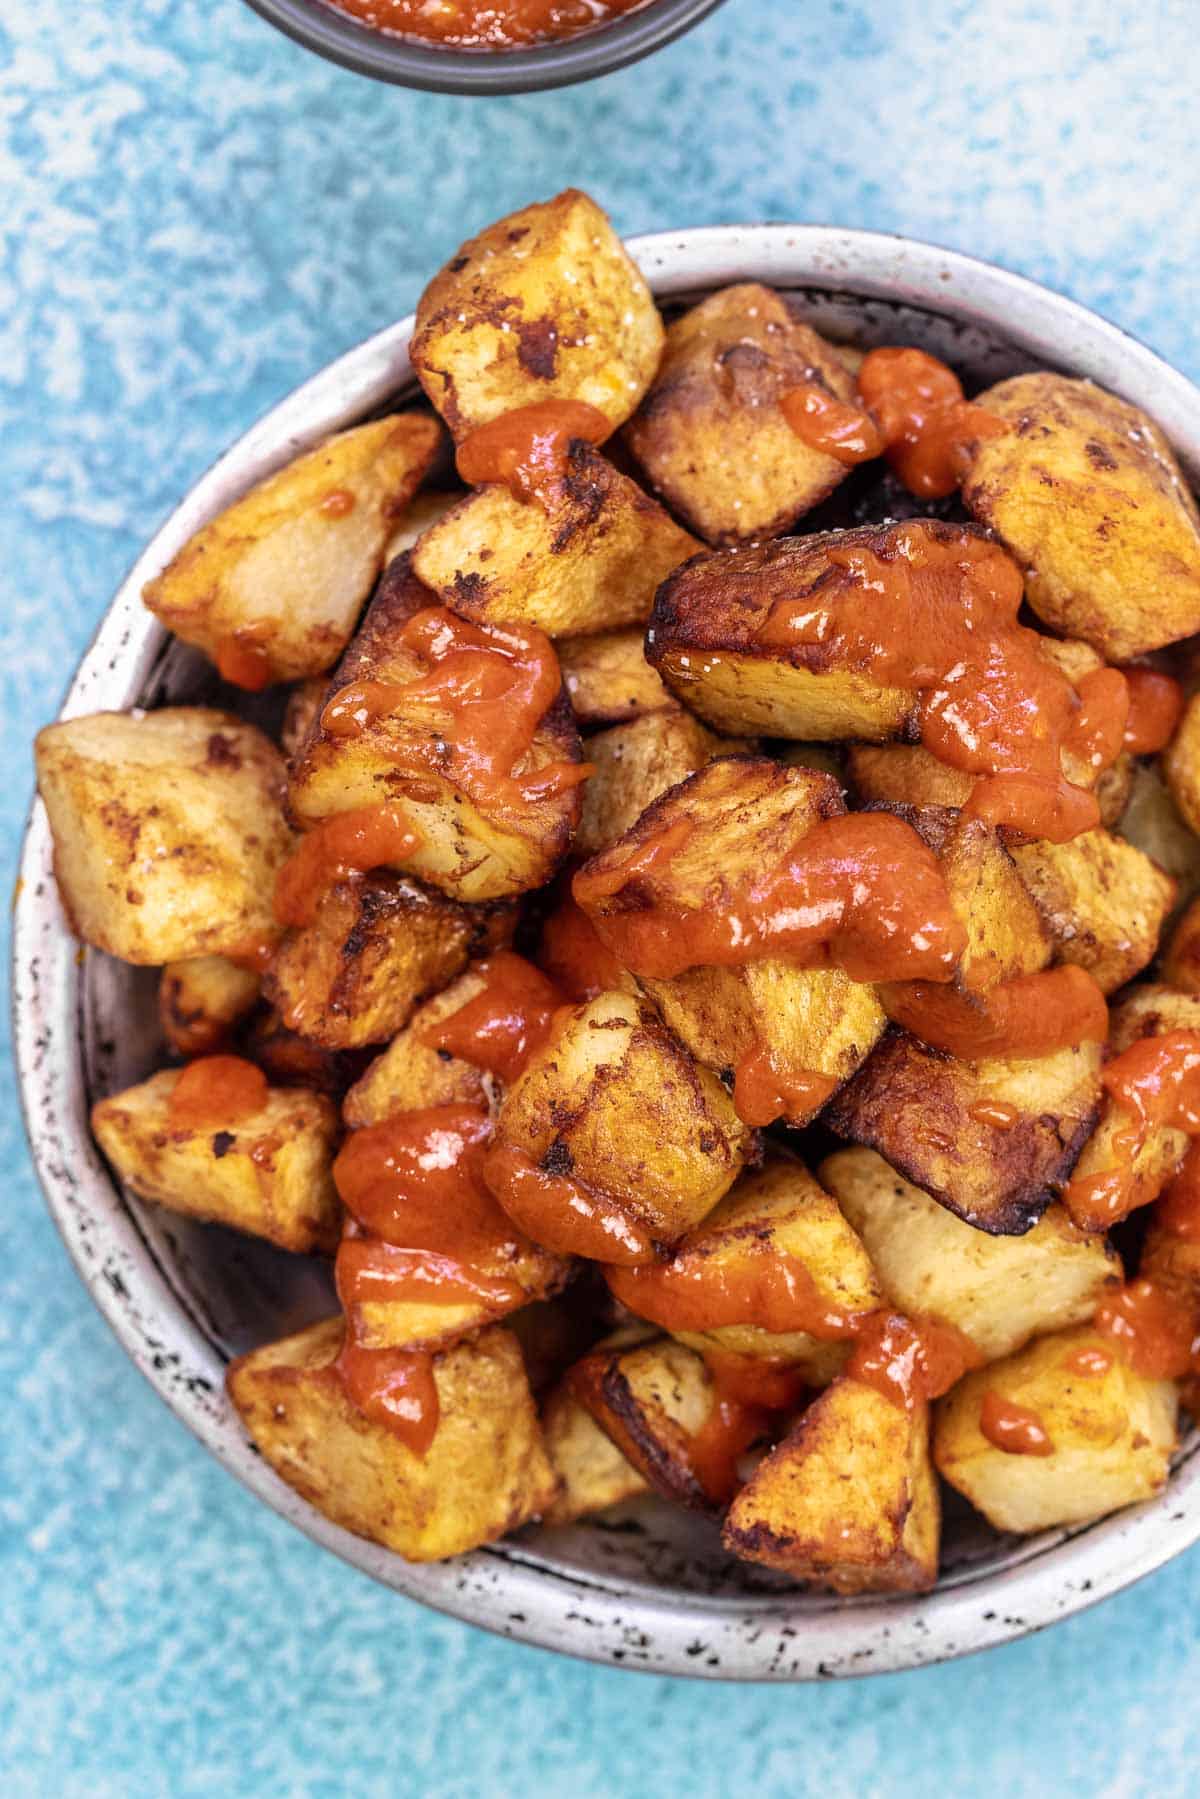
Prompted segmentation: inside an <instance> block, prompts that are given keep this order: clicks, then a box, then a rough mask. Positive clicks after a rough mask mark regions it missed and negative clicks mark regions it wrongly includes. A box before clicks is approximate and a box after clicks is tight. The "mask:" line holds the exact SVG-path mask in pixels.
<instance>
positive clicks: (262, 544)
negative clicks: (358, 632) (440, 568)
mask: <svg viewBox="0 0 1200 1799" xmlns="http://www.w3.org/2000/svg"><path fill="white" fill-rule="evenodd" d="M440 435H441V434H440V431H439V428H438V425H437V421H436V420H435V419H431V418H428V417H427V416H426V415H425V414H423V413H416V412H401V413H397V414H396V415H395V416H394V417H392V418H386V419H378V420H376V421H375V422H374V423H373V424H370V425H356V426H355V428H354V429H353V430H352V431H343V432H341V433H340V434H339V435H338V436H337V437H331V438H330V439H329V441H328V442H327V443H324V444H322V445H320V447H319V448H318V449H315V450H309V451H308V453H307V454H306V455H304V456H300V457H298V458H297V459H296V461H295V462H291V463H289V464H288V466H287V467H286V468H284V469H280V471H279V473H278V474H275V475H271V476H270V477H269V478H268V479H267V480H266V481H263V482H260V484H259V485H258V486H257V487H254V488H252V489H251V490H250V492H249V493H248V494H244V495H243V496H242V498H241V499H240V500H237V501H235V502H234V504H233V505H232V506H230V507H228V508H227V509H226V510H225V511H224V512H222V513H220V514H218V516H217V517H216V518H215V519H212V520H211V521H210V522H209V523H208V524H207V525H205V526H203V527H202V529H201V530H199V531H198V532H197V533H196V535H195V536H194V537H192V538H190V539H189V540H188V542H187V543H186V544H185V545H184V546H183V548H182V550H180V552H179V554H178V555H177V556H176V557H175V558H174V559H173V561H171V562H170V563H169V564H168V566H167V567H166V568H165V569H164V570H163V572H162V574H161V575H158V576H156V577H155V579H154V580H153V581H150V582H148V583H147V585H146V587H145V588H144V589H143V592H142V598H143V599H144V600H145V602H146V604H147V606H149V608H150V610H151V612H153V613H155V614H156V615H157V616H158V617H159V618H160V619H161V620H162V622H163V624H164V625H166V627H167V629H168V630H170V631H174V632H175V634H176V636H177V637H182V638H183V639H184V641H185V642H187V643H194V644H196V645H197V647H198V648H200V649H202V650H204V651H206V652H207V654H208V655H210V656H211V657H212V658H213V660H214V661H217V662H220V661H221V660H222V659H223V653H224V654H227V653H228V650H229V648H230V646H232V647H233V648H234V650H235V652H236V651H238V650H240V651H241V653H242V655H243V656H249V657H250V658H252V660H253V662H254V663H257V664H260V665H261V667H260V673H261V677H262V678H261V679H259V680H258V683H257V684H258V685H264V684H265V682H266V681H268V680H269V681H296V680H299V679H301V677H303V676H305V675H317V674H320V673H321V671H322V669H326V668H331V667H332V666H333V664H334V663H335V662H336V661H337V659H338V657H339V656H340V655H341V653H342V651H343V650H344V649H345V647H346V644H347V641H348V640H349V637H350V633H351V632H352V631H353V629H354V624H355V620H356V619H357V618H358V615H359V612H360V611H361V609H362V605H363V601H364V600H365V599H366V597H367V595H368V594H369V593H370V591H371V588H372V587H373V585H374V583H375V578H376V576H377V575H378V573H379V571H380V569H381V568H382V566H383V553H384V546H385V544H386V543H387V539H388V535H389V532H390V531H391V528H392V522H393V520H394V518H395V516H396V514H397V513H399V512H402V511H403V509H404V508H405V506H407V504H408V502H409V500H410V499H411V498H412V495H413V494H414V493H415V491H416V489H417V487H418V485H419V484H420V482H421V480H422V479H423V477H424V476H425V474H426V472H427V471H428V469H429V466H430V464H431V463H432V461H433V459H434V456H435V454H436V452H437V447H438V441H439V438H440Z"/></svg>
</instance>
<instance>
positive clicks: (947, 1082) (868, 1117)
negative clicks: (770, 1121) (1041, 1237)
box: [823, 1030, 1100, 1236]
mask: <svg viewBox="0 0 1200 1799" xmlns="http://www.w3.org/2000/svg"><path fill="white" fill-rule="evenodd" d="M1099 1101H1100V1045H1099V1044H1098V1043H1085V1044H1081V1045H1080V1047H1079V1048H1078V1049H1062V1050H1058V1051H1056V1052H1055V1053H1054V1054H1053V1055H1049V1056H1039V1057H1037V1058H1034V1059H1029V1060H1016V1059H1001V1058H992V1059H989V1060H986V1061H981V1062H961V1061H959V1060H957V1059H956V1058H955V1057H953V1056H947V1055H944V1054H942V1052H941V1051H940V1050H935V1049H930V1048H929V1047H928V1045H926V1044H924V1043H920V1042H918V1040H917V1039H916V1038H915V1037H911V1036H910V1035H909V1034H908V1033H907V1032H906V1031H897V1030H892V1031H889V1032H888V1034H887V1036H886V1037H885V1038H884V1039H883V1042H882V1043H881V1044H880V1045H879V1047H878V1049H877V1050H875V1052H874V1054H873V1055H872V1056H871V1058H870V1060H869V1061H868V1062H867V1064H866V1066H865V1067H864V1068H862V1069H860V1070H859V1072H858V1074H856V1075H855V1077H854V1079H853V1080H852V1081H851V1082H850V1084H849V1085H848V1086H847V1087H845V1088H843V1090H842V1092H841V1093H839V1094H836V1095H835V1097H834V1098H833V1099H832V1100H831V1101H830V1103H829V1105H828V1107H827V1108H826V1110H825V1112H824V1114H823V1116H824V1118H825V1121H826V1122H827V1123H828V1124H829V1125H830V1126H831V1127H832V1129H833V1130H835V1131H836V1132H837V1134H838V1135H839V1136H840V1137H847V1138H849V1140H850V1141H851V1142H852V1143H861V1144H865V1145H866V1146H867V1147H868V1148H869V1149H875V1150H878V1151H879V1153H880V1155H881V1156H883V1158H884V1159H885V1161H887V1162H890V1163H891V1165H892V1167H893V1168H895V1169H896V1171H897V1173H899V1174H902V1175H903V1176H904V1177H905V1178H906V1179H907V1180H910V1181H912V1182H913V1183H914V1184H915V1185H916V1186H918V1187H921V1188H923V1189H924V1191H925V1192H926V1193H928V1194H930V1196H931V1197H932V1198H933V1199H936V1200H937V1201H938V1203H939V1205H943V1206H946V1207H947V1208H948V1209H949V1210H950V1211H951V1212H955V1213H957V1215H958V1216H959V1217H960V1218H964V1219H965V1220H966V1221H967V1223H968V1224H972V1225H974V1226H975V1227H976V1229H977V1230H981V1231H989V1232H991V1233H993V1234H994V1235H997V1236H1020V1235H1022V1234H1023V1233H1024V1232H1025V1231H1027V1230H1030V1229H1031V1228H1032V1226H1033V1225H1034V1224H1035V1223H1036V1221H1037V1220H1038V1219H1039V1218H1040V1217H1041V1215H1042V1213H1043V1212H1044V1211H1045V1209H1046V1207H1047V1205H1048V1204H1049V1202H1050V1197H1051V1189H1052V1188H1053V1187H1054V1186H1055V1185H1056V1184H1057V1183H1059V1182H1061V1181H1063V1180H1065V1179H1066V1177H1067V1175H1068V1174H1070V1172H1071V1169H1072V1167H1073V1166H1074V1163H1075V1159H1076V1157H1077V1156H1078V1155H1079V1151H1080V1147H1081V1146H1082V1145H1083V1144H1084V1143H1085V1142H1086V1140H1087V1138H1088V1135H1089V1133H1090V1131H1091V1130H1092V1127H1093V1125H1094V1124H1095V1121H1096V1118H1097V1116H1098V1113H1099ZM997 1102H1000V1103H1002V1104H1003V1105H1004V1106H1006V1107H1011V1108H1013V1110H1014V1111H1015V1113H1016V1118H1015V1120H1014V1121H1013V1122H1012V1123H1005V1124H999V1123H995V1122H993V1121H992V1119H991V1118H989V1116H988V1114H987V1110H986V1108H987V1107H989V1106H993V1105H995V1104H996V1103H997Z"/></svg>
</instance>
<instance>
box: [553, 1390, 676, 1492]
mask: <svg viewBox="0 0 1200 1799" xmlns="http://www.w3.org/2000/svg"><path fill="white" fill-rule="evenodd" d="M542 1431H543V1434H544V1436H545V1439H546V1453H547V1455H548V1456H549V1457H550V1465H551V1467H552V1468H553V1469H554V1472H555V1473H556V1474H557V1476H558V1480H559V1490H558V1498H557V1499H556V1500H555V1501H554V1503H553V1505H552V1506H551V1507H550V1509H549V1511H547V1513H546V1515H545V1520H544V1521H545V1523H547V1524H573V1523H574V1522H575V1520H576V1519H577V1518H589V1517H591V1516H592V1515H593V1514H594V1513H596V1512H604V1511H607V1510H608V1508H609V1507H610V1506H613V1505H619V1504H620V1502H621V1500H623V1499H637V1498H638V1497H639V1496H640V1495H641V1494H643V1493H648V1492H649V1491H650V1486H649V1483H648V1482H647V1481H646V1480H645V1478H644V1477H643V1476H642V1475H641V1474H639V1472H638V1470H637V1469H636V1468H635V1467H634V1465H633V1463H632V1462H630V1461H628V1460H627V1459H626V1458H625V1456H623V1455H622V1454H621V1451H620V1450H619V1449H618V1448H617V1446H616V1444H615V1443H614V1442H613V1441H612V1439H611V1437H607V1436H606V1435H605V1434H604V1432H603V1431H602V1430H601V1429H600V1426H599V1425H598V1424H597V1423H596V1420H595V1419H594V1418H593V1417H592V1415H591V1413H590V1412H589V1411H588V1410H587V1408H586V1407H585V1406H583V1405H581V1404H580V1403H579V1400H578V1399H576V1397H575V1395H574V1393H573V1392H572V1390H571V1387H570V1385H569V1383H566V1382H564V1384H563V1385H562V1386H559V1387H556V1388H555V1390H554V1392H553V1393H551V1395H550V1397H549V1399H548V1400H547V1401H546V1404H545V1408H544V1409H543V1412H542Z"/></svg>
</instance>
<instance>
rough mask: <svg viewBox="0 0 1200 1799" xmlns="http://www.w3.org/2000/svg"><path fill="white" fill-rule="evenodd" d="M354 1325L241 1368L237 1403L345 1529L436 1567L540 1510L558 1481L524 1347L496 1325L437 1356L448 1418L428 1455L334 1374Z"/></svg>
mask: <svg viewBox="0 0 1200 1799" xmlns="http://www.w3.org/2000/svg"><path fill="white" fill-rule="evenodd" d="M342 1330H343V1325H342V1320H341V1318H329V1319H326V1320H325V1322H324V1323H322V1324H314V1325H312V1326H310V1327H309V1329H308V1330H305V1331H301V1332H300V1333H299V1334H298V1335H297V1336H294V1337H288V1338H285V1339H284V1340H283V1341H282V1342H278V1343H270V1344H267V1345H265V1346H264V1347H263V1348H262V1349H254V1350H251V1352H250V1354H249V1355H244V1356H239V1357H238V1359H237V1360H236V1361H234V1362H231V1363H230V1365H229V1369H228V1371H227V1374H226V1384H227V1386H228V1388H229V1397H230V1399H231V1400H232V1401H233V1404H234V1405H235V1407H236V1408H237V1410H238V1412H239V1414H240V1415H241V1419H242V1422H243V1424H244V1425H245V1427H246V1429H247V1430H248V1431H249V1433H250V1435H251V1437H253V1439H254V1441H255V1443H256V1444H257V1445H258V1448H259V1449H260V1450H261V1451H262V1454H263V1455H264V1456H265V1458H266V1460H267V1461H268V1462H269V1463H270V1465H271V1466H272V1468H274V1470H275V1472H276V1473H277V1474H279V1475H280V1476H282V1478H283V1479H284V1480H285V1481H287V1483H288V1485H289V1486H291V1487H294V1488H295V1489H296V1491H297V1492H298V1493H300V1494H301V1495H302V1496H303V1497H304V1498H305V1499H307V1500H308V1501H309V1503H310V1504H311V1505H314V1506H315V1507H316V1508H317V1510H318V1511H319V1512H322V1513H323V1514H324V1516H325V1517H327V1518H329V1519H331V1520H332V1521H333V1523H335V1524H340V1525H341V1526H342V1527H343V1529H345V1530H351V1531H354V1532H355V1534H356V1535H357V1536H360V1537H367V1538H369V1539H370V1540H371V1541H372V1542H375V1543H381V1544H383V1546H384V1548H386V1549H394V1550H396V1551H397V1552H398V1553H399V1554H400V1555H402V1556H404V1557H405V1559H406V1560H408V1561H410V1562H433V1561H442V1560H445V1559H446V1558H447V1557H448V1556H453V1555H461V1554H463V1553H464V1552H465V1551H466V1550H468V1549H475V1548H477V1547H478V1546H479V1544H481V1543H491V1542H494V1541H495V1540H496V1538H497V1537H502V1536H504V1535H505V1534H506V1533H507V1532H508V1531H510V1530H516V1529H517V1528H518V1526H519V1525H522V1524H526V1523H528V1522H529V1521H530V1520H531V1519H533V1518H537V1517H539V1516H541V1515H542V1514H543V1513H544V1512H545V1511H546V1510H547V1509H548V1507H549V1506H550V1505H551V1504H552V1503H553V1501H554V1498H555V1495H556V1492H557V1490H558V1481H557V1477H556V1476H555V1474H554V1471H553V1469H552V1468H551V1466H550V1463H549V1461H548V1460H547V1457H546V1452H545V1447H544V1445H543V1442H542V1435H541V1430H540V1427H539V1425H538V1419H537V1413H536V1411H535V1409H534V1404H533V1399H532V1396H531V1394H530V1392H529V1385H528V1382H527V1381H526V1378H525V1369H524V1366H523V1363H522V1360H521V1351H520V1348H519V1346H518V1344H517V1342H516V1339H515V1338H514V1337H513V1335H512V1333H511V1332H510V1331H507V1330H505V1329H504V1327H503V1326H502V1325H494V1326H492V1327H491V1328H490V1329H488V1330H485V1331H481V1332H480V1333H479V1335H478V1336H475V1337H469V1338H467V1339H466V1340H465V1341H463V1342H460V1343H456V1344H454V1345H453V1346H452V1347H450V1348H448V1349H446V1350H443V1351H442V1352H441V1353H440V1354H439V1355H438V1356H436V1358H435V1361H434V1379H435V1381H436V1384H437V1392H438V1403H439V1407H440V1419H439V1423H438V1428H437V1432H436V1435H435V1436H434V1440H433V1443H432V1444H431V1446H430V1448H429V1450H428V1453H427V1454H426V1455H424V1456H418V1455H414V1454H413V1452H412V1451H411V1450H410V1449H408V1448H407V1446H406V1445H405V1444H404V1443H403V1442H402V1441H401V1439H400V1437H399V1436H397V1435H396V1433H395V1432H393V1431H390V1430H388V1429H387V1428H386V1427H385V1426H383V1425H378V1424H373V1423H372V1422H371V1421H370V1420H369V1419H367V1418H364V1417H363V1415H362V1414H361V1413H360V1412H358V1411H357V1410H356V1409H355V1407H354V1406H352V1405H351V1403H350V1401H349V1400H348V1399H347V1397H346V1395H345V1392H344V1390H343V1388H342V1383H341V1381H340V1379H339V1377H338V1375H337V1372H336V1369H335V1368H334V1362H335V1360H336V1357H337V1354H338V1350H339V1348H340V1347H341V1341H342Z"/></svg>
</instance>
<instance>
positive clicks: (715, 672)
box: [646, 525, 963, 743]
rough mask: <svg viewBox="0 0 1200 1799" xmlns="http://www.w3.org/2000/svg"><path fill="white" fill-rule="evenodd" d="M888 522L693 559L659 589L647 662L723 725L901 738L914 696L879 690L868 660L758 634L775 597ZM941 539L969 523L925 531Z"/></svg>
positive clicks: (822, 573)
mask: <svg viewBox="0 0 1200 1799" xmlns="http://www.w3.org/2000/svg"><path fill="white" fill-rule="evenodd" d="M893 529H894V527H890V526H872V527H870V528H869V529H866V530H862V531H839V532H836V533H833V532H823V533H816V534H814V535H813V536H811V537H788V538H783V539H781V540H779V541H777V542H767V543H750V544H743V545H742V546H741V547H740V548H738V549H733V550H720V551H716V552H714V553H713V554H712V555H708V556H697V557H696V558H695V559H694V560H693V561H692V562H689V563H688V564H687V565H686V566H685V567H683V568H681V569H678V570H677V571H676V573H675V574H674V575H672V576H671V577H670V579H668V580H666V581H664V582H663V584H662V586H661V587H660V588H659V590H658V595H657V597H656V599H655V602H654V611H653V613H652V614H651V618H650V625H649V629H648V630H647V632H646V659H647V661H649V662H650V663H651V664H652V665H653V667H655V668H656V669H657V670H658V672H659V674H660V675H661V676H662V678H663V681H664V682H665V683H666V685H667V687H668V688H669V689H670V690H671V692H672V693H673V694H675V696H676V697H677V698H678V699H680V700H682V701H683V704H684V705H685V706H687V707H688V708H689V710H690V711H692V712H695V713H697V714H698V715H699V716H700V717H701V718H702V719H704V720H705V722H706V723H707V724H710V725H712V726H713V727H714V729H716V730H718V731H728V732H731V733H733V734H739V733H741V734H762V735H763V736H768V737H797V738H801V739H803V740H805V741H809V742H814V743H831V742H835V741H839V740H841V739H843V738H858V739H861V740H864V741H868V742H874V743H881V742H884V741H886V740H887V739H888V738H891V737H898V736H900V735H901V733H902V732H903V730H904V727H905V725H906V724H907V722H908V721H909V719H910V717H911V716H912V713H913V711H914V709H915V706H916V702H917V696H916V694H915V692H914V691H912V690H911V689H908V688H902V687H889V686H881V685H880V683H879V682H878V681H876V680H874V679H873V678H872V675H871V672H870V670H869V668H866V667H864V668H848V667H835V666H832V665H831V662H830V656H829V652H828V651H827V650H825V649H823V648H822V646H821V645H819V644H802V645H797V646H796V647H795V648H794V649H793V648H783V647H780V646H779V645H776V644H762V643H759V642H758V641H757V638H758V633H759V631H760V630H761V628H762V626H763V625H764V624H765V622H766V620H767V616H768V614H769V613H770V611H771V608H772V607H773V606H774V605H775V603H776V602H777V601H779V600H787V601H791V600H798V599H802V598H803V597H804V596H805V595H807V594H809V593H811V592H812V591H813V589H814V588H815V587H816V586H817V585H818V583H820V584H821V587H822V594H823V597H827V596H828V594H829V592H830V589H831V588H832V587H833V586H834V584H835V583H836V581H837V580H838V579H846V580H848V579H849V576H847V575H845V573H844V571H837V572H835V571H834V569H833V565H832V564H831V563H830V562H829V559H828V556H827V554H826V551H827V550H828V549H829V548H830V547H831V545H832V544H833V543H834V541H836V543H837V544H838V546H839V547H840V548H848V547H854V546H856V545H864V546H866V547H868V548H879V547H880V546H884V545H886V542H887V541H888V539H889V533H890V532H891V531H892V530H893ZM929 529H930V530H931V531H934V532H935V533H936V534H938V535H940V534H942V533H945V532H950V533H958V534H961V532H962V529H963V528H962V527H960V526H949V525H938V526H933V525H931V526H930V527H929Z"/></svg>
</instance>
